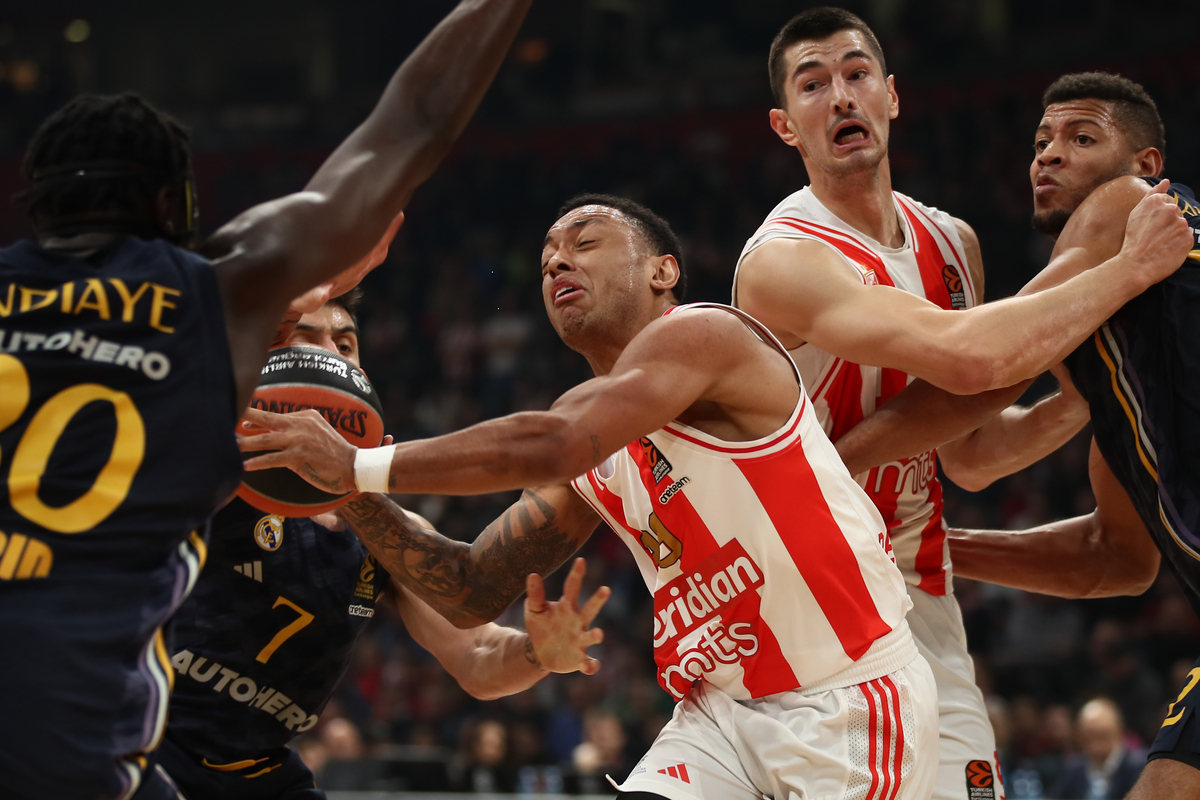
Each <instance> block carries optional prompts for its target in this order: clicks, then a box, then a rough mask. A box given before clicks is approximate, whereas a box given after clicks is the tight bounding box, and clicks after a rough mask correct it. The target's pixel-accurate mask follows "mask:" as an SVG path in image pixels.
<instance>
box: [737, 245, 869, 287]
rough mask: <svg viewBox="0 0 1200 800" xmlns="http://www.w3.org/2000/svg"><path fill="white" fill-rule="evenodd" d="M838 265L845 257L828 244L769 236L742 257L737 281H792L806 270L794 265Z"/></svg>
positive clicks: (842, 265) (842, 264) (841, 265)
mask: <svg viewBox="0 0 1200 800" xmlns="http://www.w3.org/2000/svg"><path fill="white" fill-rule="evenodd" d="M798 266H799V267H817V268H820V267H841V268H843V269H844V267H845V260H844V259H843V258H842V256H841V254H840V253H838V251H837V250H836V249H834V247H833V246H832V245H830V244H827V243H825V242H822V241H819V240H817V239H808V238H804V239H800V238H796V239H793V238H786V237H780V238H777V239H769V240H767V241H765V242H763V243H762V244H760V245H759V246H758V247H756V248H754V249H753V250H751V251H750V252H749V253H747V254H746V257H745V258H744V259H742V264H741V267H740V268H739V270H738V283H739V284H743V285H744V284H745V283H746V282H747V279H749V280H751V281H759V280H768V281H778V280H781V279H783V280H795V279H797V278H800V277H803V276H804V273H805V272H808V271H809V270H807V269H804V270H797V269H796V267H798Z"/></svg>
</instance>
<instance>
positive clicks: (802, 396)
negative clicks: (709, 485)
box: [629, 356, 808, 494]
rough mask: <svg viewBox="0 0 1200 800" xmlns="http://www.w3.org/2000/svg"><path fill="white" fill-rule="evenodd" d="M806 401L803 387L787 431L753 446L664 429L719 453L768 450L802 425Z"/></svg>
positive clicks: (670, 426) (672, 427) (676, 428)
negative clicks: (715, 441)
mask: <svg viewBox="0 0 1200 800" xmlns="http://www.w3.org/2000/svg"><path fill="white" fill-rule="evenodd" d="M788 357H789V358H791V356H788ZM806 402H808V397H807V396H806V395H805V394H804V391H803V389H801V391H800V397H799V399H798V400H797V401H796V405H797V410H795V411H793V412H792V413H793V414H795V415H796V418H795V419H793V420H792V424H791V425H789V426H788V429H787V430H786V431H784V432H782V433H780V434H779V435H778V436H776V437H775V438H773V439H771V440H770V441H769V442H763V443H762V444H756V445H754V446H753V447H722V446H721V445H718V444H713V443H711V442H706V441H704V440H702V439H697V438H696V437H695V436H689V435H688V434H686V433H684V432H683V430H681V429H680V427H679V426H678V425H675V424H673V423H667V424H666V425H664V426H663V430H666V431H670V433H671V435H672V436H678V437H679V438H680V439H683V440H685V441H688V442H691V443H692V444H698V445H700V446H701V447H703V448H705V449H706V450H713V451H715V452H717V453H756V452H758V451H759V450H766V449H767V448H769V447H774V446H775V445H777V444H779V443H780V442H782V441H783V440H784V439H786V438H788V437H789V436H791V435H792V434H793V433H795V432H796V428H798V427H799V426H800V420H801V419H803V418H804V404H805V403H806ZM635 444H636V443H635ZM629 447H631V448H632V447H633V445H629ZM630 452H631V453H632V452H633V451H632V450H630ZM634 458H637V455H636V454H635V455H634ZM651 493H652V494H653V490H651Z"/></svg>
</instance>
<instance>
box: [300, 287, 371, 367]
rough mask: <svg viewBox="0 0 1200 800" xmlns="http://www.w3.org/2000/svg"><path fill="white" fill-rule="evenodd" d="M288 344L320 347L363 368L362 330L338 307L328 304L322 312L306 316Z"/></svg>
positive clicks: (301, 319) (323, 307) (322, 308)
mask: <svg viewBox="0 0 1200 800" xmlns="http://www.w3.org/2000/svg"><path fill="white" fill-rule="evenodd" d="M287 344H311V345H316V346H317V347H321V348H324V349H325V350H328V351H329V352H331V353H337V354H338V355H340V356H341V357H342V358H344V359H346V360H347V361H349V362H350V363H352V364H354V366H356V367H357V366H359V363H358V327H357V326H356V325H355V324H354V320H352V319H351V318H350V315H349V314H347V313H346V309H344V308H342V307H341V306H339V305H338V304H337V303H326V304H325V305H324V306H322V307H321V309H320V310H319V311H314V312H312V313H311V314H305V315H304V316H302V317H301V318H300V321H299V322H297V323H296V329H295V330H294V331H292V335H291V336H289V337H288V340H287Z"/></svg>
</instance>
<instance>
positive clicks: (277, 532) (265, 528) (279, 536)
mask: <svg viewBox="0 0 1200 800" xmlns="http://www.w3.org/2000/svg"><path fill="white" fill-rule="evenodd" d="M254 541H255V542H256V543H257V544H258V546H259V547H261V548H262V549H263V550H267V551H274V550H278V549H279V545H281V544H283V517H280V516H277V515H275V514H269V515H267V516H265V517H263V518H262V519H260V520H259V521H258V524H257V525H255V526H254Z"/></svg>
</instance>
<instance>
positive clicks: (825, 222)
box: [733, 186, 978, 595]
mask: <svg viewBox="0 0 1200 800" xmlns="http://www.w3.org/2000/svg"><path fill="white" fill-rule="evenodd" d="M892 194H893V196H894V197H895V201H896V211H897V213H898V214H899V216H900V221H901V223H902V224H903V226H904V245H903V246H902V247H900V248H895V249H894V248H890V247H884V246H883V245H881V244H880V243H879V242H876V241H875V240H874V239H870V238H868V237H866V236H864V235H863V234H861V233H859V232H858V231H856V230H855V229H854V228H852V227H850V226H849V225H847V224H846V223H845V222H843V221H842V220H841V219H839V218H838V217H836V216H834V214H833V212H831V211H830V210H829V209H827V208H826V207H825V206H824V205H823V204H822V203H821V201H820V200H818V199H817V197H816V195H814V194H813V192H812V188H811V187H807V186H806V187H805V188H803V189H801V190H800V191H798V192H796V193H794V194H792V195H790V196H789V197H788V198H787V199H785V200H784V201H783V202H782V203H780V204H779V205H778V206H776V207H775V209H774V210H773V211H772V212H771V213H770V215H768V217H767V220H766V222H764V223H763V224H762V225H761V226H760V227H759V229H758V231H756V232H755V234H754V235H753V236H752V237H750V240H749V241H748V242H746V246H745V248H744V249H743V250H742V255H741V257H740V258H739V259H738V268H739V269H740V268H741V263H742V261H743V260H744V259H745V258H746V254H748V253H749V252H750V251H751V250H753V249H755V248H756V247H758V246H759V245H761V244H762V243H763V242H768V241H770V240H771V239H783V238H786V239H814V240H816V241H819V242H824V243H825V244H827V245H829V246H830V247H832V248H833V249H834V250H835V251H837V253H838V254H839V255H841V256H842V258H843V259H844V260H845V262H846V265H847V268H848V269H850V270H852V271H853V273H854V275H855V276H856V277H857V278H858V279H859V280H861V281H862V282H863V283H864V284H882V285H885V286H894V287H896V288H897V289H902V290H904V291H906V292H909V293H910V294H915V295H917V296H918V297H924V298H925V299H926V300H929V301H930V302H932V303H935V304H937V305H939V306H941V307H942V308H946V309H964V308H971V307H973V306H974V305H976V303H977V302H978V300H977V298H976V296H975V287H974V285H973V283H972V280H971V275H970V272H969V270H968V269H967V264H966V261H965V260H964V257H963V247H962V242H961V241H960V240H959V236H958V231H957V230H956V229H955V227H954V221H953V220H952V219H951V217H950V215H949V214H946V213H945V212H942V211H938V210H937V209H935V208H930V207H928V206H924V205H921V204H920V203H918V202H916V201H914V200H913V199H912V198H910V197H907V196H905V195H903V194H900V193H899V192H893V193H892ZM802 268H803V265H797V269H802ZM733 281H734V282H733V304H734V305H735V306H736V305H737V304H738V302H737V273H736V272H735V273H734V279H733ZM791 355H792V357H793V358H794V359H795V361H796V364H797V365H798V366H799V367H800V373H801V375H802V376H803V377H804V383H805V385H806V386H808V387H810V392H809V395H810V397H811V398H812V401H813V406H814V408H815V409H816V413H817V417H818V418H819V419H820V420H821V427H823V428H824V429H825V433H826V434H828V435H829V437H830V438H831V439H833V440H834V441H836V440H838V439H839V438H841V437H842V436H843V435H844V434H845V433H846V432H847V431H849V430H850V429H851V428H853V427H854V426H855V425H857V424H858V423H859V422H861V421H862V419H863V417H865V416H867V415H868V414H870V413H871V412H872V411H874V410H875V409H876V408H878V407H879V406H881V405H883V404H884V403H886V402H887V401H888V400H890V399H892V397H894V396H895V395H896V394H897V393H898V392H900V390H901V389H903V388H904V387H905V386H907V385H908V382H909V381H910V380H911V377H910V376H909V375H907V374H906V373H903V372H900V371H899V370H895V369H883V368H880V367H875V366H868V365H863V364H854V363H851V362H849V361H846V360H844V359H841V358H838V357H837V356H836V355H834V354H832V353H827V352H825V351H824V350H821V349H819V348H817V347H815V346H814V345H811V344H804V345H801V346H800V347H798V348H796V349H795V350H792V351H791ZM855 477H856V480H857V481H858V482H859V484H860V485H861V486H862V487H863V488H864V489H866V491H867V494H868V495H870V497H871V499H872V500H873V501H874V502H875V505H876V507H877V508H878V509H879V511H880V513H881V514H883V519H884V521H885V522H886V523H887V527H888V534H889V535H890V537H891V540H892V547H893V548H894V550H895V554H896V563H897V564H898V565H899V566H900V570H901V572H902V573H903V574H904V579H905V580H906V581H907V582H908V583H909V584H911V585H913V586H917V587H919V588H921V589H923V590H925V591H926V592H929V593H930V594H933V595H944V594H949V593H950V592H951V591H953V589H952V585H951V564H950V545H949V542H948V541H947V538H946V523H945V522H944V521H943V519H942V486H941V483H940V482H939V481H938V478H937V452H936V451H934V450H930V451H928V452H926V453H922V454H921V455H919V456H915V457H913V458H906V459H903V460H901V461H893V462H890V463H888V464H884V465H882V466H879V467H876V468H874V469H872V470H871V471H870V472H868V473H866V474H863V475H857V476H855Z"/></svg>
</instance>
